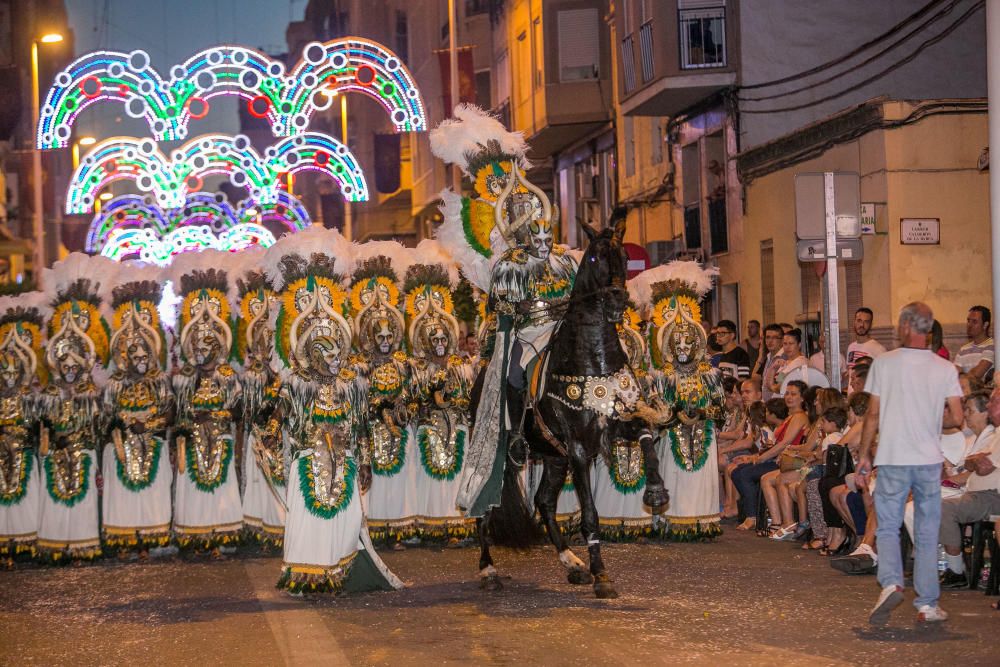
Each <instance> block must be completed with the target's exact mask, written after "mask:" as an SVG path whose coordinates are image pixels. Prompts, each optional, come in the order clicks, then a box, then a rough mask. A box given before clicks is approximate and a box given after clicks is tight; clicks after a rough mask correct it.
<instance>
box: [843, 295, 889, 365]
mask: <svg viewBox="0 0 1000 667" xmlns="http://www.w3.org/2000/svg"><path fill="white" fill-rule="evenodd" d="M874 319H875V315H874V314H873V313H872V309H871V308H865V307H861V308H858V311H857V312H856V313H854V341H853V342H852V343H851V344H850V345H848V346H847V367H848V368H853V367H854V364H856V363H857V362H858V360H859V359H865V358H868V359H874V358H875V357H877V356H879V355H880V354H882V353H883V352H885V347H884V346H883V345H882V343H880V342H878V341H877V340H875V339H874V338H872V337H871V336H870V335H869V333H868V332H869V331H871V330H872V321H873V320H874Z"/></svg>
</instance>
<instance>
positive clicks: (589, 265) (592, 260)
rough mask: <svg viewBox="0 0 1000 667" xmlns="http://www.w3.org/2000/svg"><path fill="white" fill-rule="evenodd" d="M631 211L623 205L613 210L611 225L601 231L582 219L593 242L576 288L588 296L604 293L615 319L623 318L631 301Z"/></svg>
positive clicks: (610, 315)
mask: <svg viewBox="0 0 1000 667" xmlns="http://www.w3.org/2000/svg"><path fill="white" fill-rule="evenodd" d="M627 215H628V210H627V209H626V208H625V207H624V206H619V207H618V208H616V209H615V210H614V211H613V212H612V214H611V220H610V221H609V222H608V226H607V227H605V228H604V229H602V230H600V231H598V230H596V229H594V228H593V227H591V226H590V225H589V224H587V223H586V222H581V223H580V226H581V227H583V231H584V233H586V235H587V238H588V239H589V243H588V244H587V250H586V251H585V252H584V254H583V260H582V261H581V262H580V269H579V271H578V272H577V275H576V284H575V286H574V290H573V291H574V292H575V293H577V294H582V295H584V296H588V295H597V294H600V295H603V297H604V299H603V304H604V308H605V317H606V318H608V321H613V322H615V323H617V322H620V321H621V316H622V313H623V312H624V310H625V306H626V304H627V302H628V292H627V291H626V289H625V277H626V270H627V269H626V267H627V264H628V257H627V256H626V254H625V247H624V244H623V241H624V238H625V219H626V217H627Z"/></svg>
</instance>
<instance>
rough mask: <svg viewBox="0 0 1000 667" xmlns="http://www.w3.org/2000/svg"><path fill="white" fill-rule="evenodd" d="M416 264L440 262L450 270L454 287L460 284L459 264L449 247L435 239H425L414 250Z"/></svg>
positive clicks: (450, 278)
mask: <svg viewBox="0 0 1000 667" xmlns="http://www.w3.org/2000/svg"><path fill="white" fill-rule="evenodd" d="M413 257H414V261H413V263H414V264H440V265H442V266H444V268H445V269H447V270H448V280H449V281H450V282H451V287H452V289H454V288H455V287H456V286H457V285H458V279H459V276H458V265H457V264H456V263H455V260H454V259H453V258H452V256H451V253H450V252H448V249H447V248H445V247H444V246H443V245H441V243H440V242H438V241H436V240H435V239H424V240H423V241H421V242H420V243H418V244H417V247H416V248H415V249H414V250H413Z"/></svg>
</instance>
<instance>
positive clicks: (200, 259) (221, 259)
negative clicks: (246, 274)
mask: <svg viewBox="0 0 1000 667" xmlns="http://www.w3.org/2000/svg"><path fill="white" fill-rule="evenodd" d="M239 261H240V260H239V253H231V252H223V251H221V250H201V251H199V252H186V253H183V254H180V255H176V256H175V257H174V258H173V260H172V261H171V263H170V266H168V267H166V269H165V271H164V277H165V278H166V279H168V280H171V281H172V282H173V289H174V292H176V293H177V295H178V296H181V276H185V275H187V274H189V273H193V272H194V271H207V270H208V269H220V270H222V271H225V272H226V285H227V292H226V298H227V299H229V303H230V306H232V305H233V304H236V303H237V297H236V277H235V272H236V271H238V270H239Z"/></svg>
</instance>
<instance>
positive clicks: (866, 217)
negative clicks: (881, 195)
mask: <svg viewBox="0 0 1000 667" xmlns="http://www.w3.org/2000/svg"><path fill="white" fill-rule="evenodd" d="M861 234H862V235H863V236H872V235H874V234H875V204H862V205H861Z"/></svg>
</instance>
